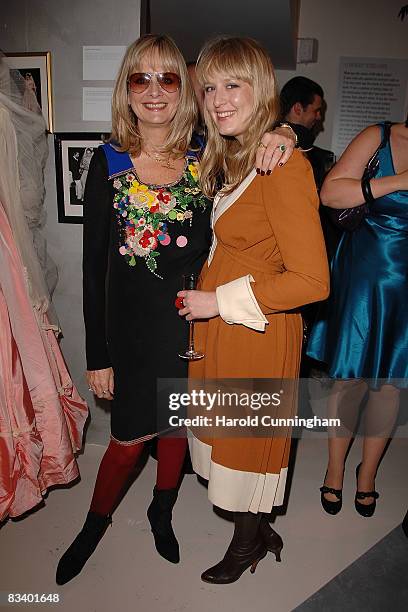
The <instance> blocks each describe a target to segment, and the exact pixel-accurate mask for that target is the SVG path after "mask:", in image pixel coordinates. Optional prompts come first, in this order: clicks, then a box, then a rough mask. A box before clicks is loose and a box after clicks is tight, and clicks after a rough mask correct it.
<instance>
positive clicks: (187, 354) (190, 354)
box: [179, 273, 204, 361]
mask: <svg viewBox="0 0 408 612" xmlns="http://www.w3.org/2000/svg"><path fill="white" fill-rule="evenodd" d="M197 281H198V274H195V273H191V274H183V289H185V290H187V291H191V290H192V289H195V288H196V287H197ZM188 324H189V334H188V349H186V350H185V351H183V352H182V353H179V357H181V358H182V359H187V360H188V361H196V360H197V359H202V358H203V357H204V353H200V352H199V351H196V350H195V347H194V321H189V322H188Z"/></svg>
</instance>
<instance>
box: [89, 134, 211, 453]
mask: <svg viewBox="0 0 408 612" xmlns="http://www.w3.org/2000/svg"><path fill="white" fill-rule="evenodd" d="M197 169H198V161H197V158H196V157H195V156H194V154H191V155H190V154H189V153H188V154H187V156H186V166H185V170H184V173H183V175H182V177H181V179H180V180H179V181H178V182H176V183H172V184H169V185H164V186H157V185H144V184H143V183H141V182H140V181H139V180H138V177H137V174H136V171H135V169H134V168H133V164H132V162H131V159H130V157H129V155H128V154H127V153H118V152H117V151H116V150H115V149H114V148H113V147H112V146H111V145H109V144H108V145H103V146H102V147H99V149H98V150H97V151H96V152H95V154H94V156H93V158H92V161H91V165H90V169H89V174H88V178H87V182H86V190H85V204H84V250H83V299H84V318H85V328H86V356H87V368H88V370H98V369H102V368H107V367H110V366H112V368H113V371H114V383H115V389H114V400H113V402H112V408H111V435H112V437H113V438H114V439H115V440H117V441H120V442H125V443H131V442H134V441H136V440H138V439H140V438H143V437H145V436H146V437H149V436H151V435H152V434H155V433H156V432H157V425H156V379H157V378H183V377H187V374H188V367H187V366H188V364H187V362H185V361H183V360H182V359H180V358H179V357H178V352H179V351H180V350H181V349H184V348H187V344H188V325H187V323H186V322H185V321H184V320H183V319H182V318H181V317H180V316H179V315H178V312H177V309H176V307H175V305H174V300H175V298H176V294H177V292H178V291H179V290H180V289H182V274H187V273H191V272H197V273H198V272H200V270H201V268H202V266H203V264H204V261H205V259H206V257H207V254H208V249H209V245H210V241H211V230H210V210H211V203H210V201H209V200H207V199H206V198H204V196H203V194H202V192H201V190H200V189H199V186H198V182H197V181H198V175H197Z"/></svg>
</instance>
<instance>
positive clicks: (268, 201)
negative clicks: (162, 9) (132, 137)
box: [179, 38, 328, 584]
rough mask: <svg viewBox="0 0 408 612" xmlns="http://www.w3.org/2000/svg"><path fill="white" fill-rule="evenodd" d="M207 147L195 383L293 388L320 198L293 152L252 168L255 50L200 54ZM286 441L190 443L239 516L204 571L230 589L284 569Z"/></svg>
mask: <svg viewBox="0 0 408 612" xmlns="http://www.w3.org/2000/svg"><path fill="white" fill-rule="evenodd" d="M197 74H198V78H199V81H200V83H201V84H202V86H204V89H205V120H206V123H207V126H208V144H207V148H206V150H205V153H204V155H203V158H202V164H201V178H200V183H201V187H202V189H203V192H204V193H205V195H207V196H209V197H213V196H214V195H215V192H216V186H217V177H219V176H222V177H223V182H224V187H223V189H222V190H221V191H220V192H219V193H218V195H217V197H216V198H215V201H214V213H213V219H212V225H213V230H214V238H213V243H212V247H211V250H210V255H209V258H208V261H207V262H206V263H205V264H204V267H203V270H202V273H201V286H200V290H199V291H182V292H179V296H180V297H181V298H183V300H184V308H182V309H181V310H180V311H179V314H180V315H182V316H184V315H186V316H187V319H188V320H191V319H195V320H199V319H206V320H205V321H203V322H198V323H196V344H197V346H199V347H200V350H203V352H204V353H205V357H204V359H202V360H201V361H197V362H194V363H193V364H192V366H191V367H190V375H191V377H192V378H194V379H200V380H201V379H214V378H215V379H219V378H225V379H230V378H241V379H243V378H244V379H259V378H269V379H279V380H281V379H293V378H296V377H297V376H298V373H299V362H300V355H301V346H302V318H301V315H300V312H299V308H300V307H301V306H302V305H304V304H308V303H310V302H314V301H317V300H323V299H325V298H326V297H327V295H328V267H327V260H326V251H325V246H324V240H323V236H322V231H321V227H320V222H319V215H318V206H319V201H318V197H317V194H316V188H315V184H314V180H313V173H312V169H311V166H310V164H309V163H308V162H307V160H306V159H305V158H304V157H303V155H302V154H301V153H300V152H298V151H295V152H294V154H293V155H292V157H291V158H290V160H289V162H288V163H287V164H286V165H285V166H284V167H282V168H278V169H277V170H275V171H274V172H273V174H272V175H271V176H267V177H264V178H262V177H260V176H258V175H257V174H256V173H255V171H254V170H253V169H252V168H253V165H254V159H255V154H256V149H257V146H258V143H259V141H260V138H261V136H262V134H263V133H264V132H265V131H266V130H268V129H270V127H271V126H273V124H274V122H275V120H276V115H277V107H278V98H277V94H276V88H275V76H274V71H273V67H272V63H271V60H270V58H269V56H268V55H267V53H266V52H265V50H264V49H262V48H261V47H260V46H259V45H258V44H257V43H256V42H254V41H253V40H250V39H245V38H221V39H217V40H215V41H213V42H211V43H209V44H208V45H207V46H206V47H205V48H204V49H203V51H202V52H201V55H200V57H199V61H198V64H197ZM289 435H290V433H289V432H288V431H286V433H284V434H282V433H281V434H280V435H279V436H276V432H275V437H268V438H265V437H260V438H257V437H249V436H248V437H246V438H243V437H242V436H241V437H239V438H233V437H228V438H226V437H220V436H218V437H214V438H210V439H209V438H206V439H202V438H200V439H199V438H197V437H193V439H192V445H191V452H192V461H193V467H194V469H195V470H196V472H197V473H198V474H200V475H201V476H202V477H204V478H206V479H208V480H209V486H208V493H209V499H210V501H211V502H212V503H214V504H215V505H216V506H219V507H221V508H223V509H225V510H230V511H232V512H234V521H235V530H234V536H233V538H232V541H231V543H230V545H229V547H228V549H227V552H226V554H225V556H224V558H223V559H222V560H221V561H220V562H219V563H217V564H216V565H215V566H214V567H212V568H210V569H208V570H207V571H205V572H204V573H203V574H202V579H203V580H204V581H206V582H212V583H219V584H225V583H229V582H234V581H235V580H237V579H238V578H239V577H240V576H241V574H242V572H243V571H245V569H247V568H248V567H250V566H252V569H251V571H254V570H255V567H256V564H257V563H258V561H259V560H260V559H262V558H263V557H264V556H265V555H266V552H267V549H268V548H269V549H270V550H271V551H273V552H274V553H275V555H276V558H277V559H278V560H279V553H280V550H281V548H282V540H281V538H280V536H279V535H278V534H276V533H275V532H274V531H273V530H272V529H271V528H270V526H269V524H268V523H267V521H266V519H265V518H264V517H263V513H269V512H270V511H271V510H272V508H273V507H274V506H278V505H281V504H282V502H283V496H284V491H285V482H286V475H287V467H288V457H289V449H290V438H289Z"/></svg>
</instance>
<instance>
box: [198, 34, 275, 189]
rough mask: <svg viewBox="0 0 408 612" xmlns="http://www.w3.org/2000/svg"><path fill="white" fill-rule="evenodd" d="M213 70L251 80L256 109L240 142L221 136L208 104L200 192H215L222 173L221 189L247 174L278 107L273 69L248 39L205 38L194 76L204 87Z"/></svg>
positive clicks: (261, 50) (209, 79) (259, 48)
mask: <svg viewBox="0 0 408 612" xmlns="http://www.w3.org/2000/svg"><path fill="white" fill-rule="evenodd" d="M215 73H221V74H225V75H227V76H229V77H232V78H234V79H239V80H241V81H244V82H246V83H249V85H251V87H252V88H253V93H254V108H253V112H252V116H251V120H250V123H249V127H248V130H247V131H246V132H245V134H244V135H243V143H242V145H241V144H240V143H239V142H238V140H236V139H235V138H231V137H224V136H222V135H221V134H220V133H219V131H218V129H217V126H216V124H215V122H214V120H213V119H212V117H211V115H210V113H209V112H208V111H207V109H206V108H205V109H204V116H205V122H206V124H207V130H208V140H207V146H206V148H205V151H204V154H203V157H202V160H201V164H200V184H201V188H202V190H203V192H204V193H205V194H206V195H207V196H209V197H212V196H214V194H215V192H216V191H217V186H218V182H219V177H220V175H221V176H222V177H223V178H224V183H225V187H224V189H223V193H230V192H231V191H233V190H234V189H235V188H236V187H237V185H239V183H241V182H242V180H243V179H244V178H245V177H246V176H247V175H248V174H249V172H250V171H251V169H252V168H253V166H254V163H255V155H256V149H257V147H258V144H259V141H260V139H261V138H262V136H263V134H264V133H265V132H266V131H268V130H270V129H272V128H273V126H274V124H275V122H276V120H277V117H278V112H279V98H278V94H277V90H276V82H275V73H274V70H273V66H272V62H271V60H270V57H269V55H268V54H267V52H266V51H265V49H263V48H262V47H261V46H260V45H259V44H258V43H257V42H256V41H255V40H252V39H251V38H238V37H221V38H216V39H215V40H212V41H210V42H209V43H207V44H206V45H205V46H204V48H203V49H202V50H201V52H200V55H199V58H198V62H197V78H198V80H199V82H200V84H201V86H203V87H204V85H205V83H206V82H208V81H209V82H211V77H212V76H213V75H214V74H215Z"/></svg>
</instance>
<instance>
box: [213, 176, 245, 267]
mask: <svg viewBox="0 0 408 612" xmlns="http://www.w3.org/2000/svg"><path fill="white" fill-rule="evenodd" d="M255 177H256V171H255V169H253V170H251V172H250V173H249V174H248V176H246V177H245V178H244V180H243V181H242V183H240V184H239V185H238V187H236V189H234V191H232V192H231V193H229V194H228V195H226V196H222V190H221V191H219V192H218V193H217V195H216V196H215V198H214V203H213V209H212V214H211V228H212V230H213V235H212V243H211V249H210V253H209V255H208V260H207V263H208V265H210V264H211V262H212V258H213V256H214V252H215V249H216V247H217V236H216V235H215V231H214V227H215V224H216V223H217V221H218V219H219V218H220V217H221V215H223V214H224V213H225V212H226V211H227V210H228V209H229V208H230V207H231V206H232V205H233V204H234V202H235V201H236V200H238V198H239V197H240V196H241V195H242V194H243V193H244V191H245V189H246V188H247V187H248V186H249V185H250V184H251V183H252V181H253V180H254V178H255Z"/></svg>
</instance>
